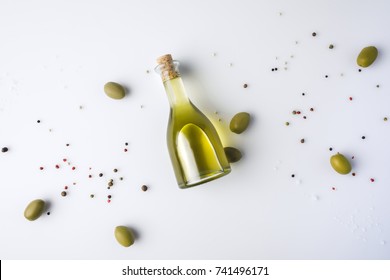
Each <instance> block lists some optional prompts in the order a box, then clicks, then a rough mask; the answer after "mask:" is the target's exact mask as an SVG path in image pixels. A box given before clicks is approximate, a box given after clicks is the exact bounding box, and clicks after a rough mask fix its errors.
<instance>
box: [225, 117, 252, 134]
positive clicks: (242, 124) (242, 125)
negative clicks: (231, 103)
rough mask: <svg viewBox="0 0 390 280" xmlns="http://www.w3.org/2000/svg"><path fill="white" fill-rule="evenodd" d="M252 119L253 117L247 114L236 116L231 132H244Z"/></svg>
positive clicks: (231, 124)
mask: <svg viewBox="0 0 390 280" xmlns="http://www.w3.org/2000/svg"><path fill="white" fill-rule="evenodd" d="M250 117H251V116H250V115H249V114H248V113H245V112H241V113H238V114H236V115H235V116H234V117H233V118H232V120H231V121H230V130H231V131H232V132H234V133H237V134H240V133H242V132H244V131H245V130H246V129H247V127H248V125H249V121H250Z"/></svg>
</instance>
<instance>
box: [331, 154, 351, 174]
mask: <svg viewBox="0 0 390 280" xmlns="http://www.w3.org/2000/svg"><path fill="white" fill-rule="evenodd" d="M330 164H331V165H332V167H333V169H334V170H335V171H336V172H338V173H340V174H344V175H345V174H348V173H349V172H351V170H352V167H351V164H350V163H349V161H348V159H347V158H346V157H345V156H343V155H342V154H340V153H337V154H335V155H333V156H331V158H330Z"/></svg>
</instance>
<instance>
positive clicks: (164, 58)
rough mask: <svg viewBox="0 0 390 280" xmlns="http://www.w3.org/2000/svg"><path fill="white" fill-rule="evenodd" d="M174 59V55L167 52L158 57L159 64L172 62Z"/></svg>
mask: <svg viewBox="0 0 390 280" xmlns="http://www.w3.org/2000/svg"><path fill="white" fill-rule="evenodd" d="M172 61H173V59H172V55H170V54H166V55H163V56H160V57H159V58H157V64H171V63H172Z"/></svg>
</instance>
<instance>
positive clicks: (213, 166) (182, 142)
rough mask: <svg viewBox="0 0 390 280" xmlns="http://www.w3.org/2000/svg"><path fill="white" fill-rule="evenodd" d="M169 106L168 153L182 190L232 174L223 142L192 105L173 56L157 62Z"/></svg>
mask: <svg viewBox="0 0 390 280" xmlns="http://www.w3.org/2000/svg"><path fill="white" fill-rule="evenodd" d="M157 63H158V65H157V66H156V68H155V71H156V72H157V73H159V74H160V75H161V78H162V80H163V83H164V88H165V91H166V93H167V95H168V99H169V104H170V114H169V121H168V129H167V143H168V151H169V155H170V157H171V161H172V165H173V169H174V171H175V175H176V180H177V183H178V185H179V187H180V188H183V189H184V188H189V187H192V186H196V185H199V184H203V183H205V182H208V181H211V180H214V179H216V178H219V177H222V176H224V175H226V174H228V173H230V165H229V162H228V160H227V158H226V154H225V151H224V148H223V146H222V142H221V140H220V138H219V136H218V133H217V131H216V129H215V128H214V126H213V124H212V123H211V121H210V120H209V119H208V118H207V117H206V116H205V115H204V114H203V113H202V112H201V111H200V110H199V109H198V108H197V107H196V106H195V105H194V104H192V102H191V101H190V99H189V98H188V96H187V94H186V91H185V88H184V85H183V81H182V79H181V77H180V74H179V69H178V68H179V62H178V61H176V60H173V59H172V56H171V55H170V54H167V55H164V56H162V57H159V58H158V59H157Z"/></svg>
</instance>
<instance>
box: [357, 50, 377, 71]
mask: <svg viewBox="0 0 390 280" xmlns="http://www.w3.org/2000/svg"><path fill="white" fill-rule="evenodd" d="M377 56H378V49H377V48H376V47H374V46H369V47H366V48H364V49H362V50H361V52H360V53H359V55H358V57H357V60H356V62H357V64H358V65H359V66H361V67H368V66H370V65H371V64H372V63H373V62H374V61H375V59H376V58H377Z"/></svg>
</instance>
